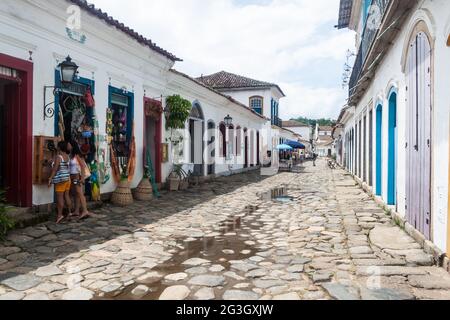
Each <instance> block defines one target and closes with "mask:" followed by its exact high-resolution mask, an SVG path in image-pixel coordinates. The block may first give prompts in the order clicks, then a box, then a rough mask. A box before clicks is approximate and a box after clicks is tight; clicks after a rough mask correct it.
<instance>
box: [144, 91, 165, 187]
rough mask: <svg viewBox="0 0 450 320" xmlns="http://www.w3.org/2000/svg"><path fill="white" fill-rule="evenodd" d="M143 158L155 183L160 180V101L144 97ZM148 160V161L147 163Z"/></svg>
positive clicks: (161, 111)
mask: <svg viewBox="0 0 450 320" xmlns="http://www.w3.org/2000/svg"><path fill="white" fill-rule="evenodd" d="M144 108H145V118H144V128H145V131H144V132H145V136H144V159H145V161H144V162H145V164H146V165H147V166H148V167H149V169H150V172H151V173H152V179H154V180H155V183H161V182H162V170H161V166H162V153H161V143H162V142H161V139H162V114H163V107H162V102H161V101H158V100H154V99H149V98H144ZM148 162H150V163H148Z"/></svg>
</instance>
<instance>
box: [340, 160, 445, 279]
mask: <svg viewBox="0 0 450 320" xmlns="http://www.w3.org/2000/svg"><path fill="white" fill-rule="evenodd" d="M341 169H342V170H344V171H345V172H347V173H349V174H350V175H351V176H352V177H353V179H354V180H355V182H356V183H357V184H358V185H359V186H360V187H361V188H362V189H363V190H364V192H366V193H367V195H369V196H370V197H371V198H372V199H373V200H374V201H375V203H376V204H377V205H378V206H379V207H380V208H382V209H383V210H385V211H386V212H387V213H388V214H389V215H390V217H391V219H392V221H393V222H394V223H395V224H396V225H398V226H399V227H400V228H402V229H403V230H405V232H406V233H407V234H408V235H409V236H410V237H412V238H413V239H414V240H415V241H416V242H417V243H418V244H419V245H420V246H421V247H422V249H423V250H424V251H425V252H426V253H427V254H430V255H432V256H433V259H434V262H435V263H436V265H438V266H439V267H441V268H443V269H445V270H446V271H447V272H449V273H450V259H449V257H447V255H446V254H445V253H444V252H442V250H441V249H439V248H438V247H437V246H436V245H435V244H434V243H433V242H431V241H429V240H426V238H425V236H424V235H423V234H422V233H421V232H420V231H418V230H417V229H415V228H414V227H413V226H412V225H411V224H409V223H408V222H407V221H406V219H405V218H404V217H403V216H401V215H400V214H399V213H398V212H396V211H395V209H393V208H392V207H389V206H388V205H386V203H384V202H383V200H382V199H381V198H380V197H378V196H376V195H375V194H374V193H373V191H372V190H371V188H370V187H369V186H368V185H367V184H366V183H365V182H363V181H362V180H361V179H360V178H359V177H357V176H355V175H354V174H352V173H351V172H349V171H347V170H345V169H343V168H342V167H341Z"/></svg>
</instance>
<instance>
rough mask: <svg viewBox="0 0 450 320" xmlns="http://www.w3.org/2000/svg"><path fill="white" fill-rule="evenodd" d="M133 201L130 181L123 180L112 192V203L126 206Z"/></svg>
mask: <svg viewBox="0 0 450 320" xmlns="http://www.w3.org/2000/svg"><path fill="white" fill-rule="evenodd" d="M133 202H134V201H133V195H132V193H131V188H130V183H129V182H128V181H121V182H120V183H119V185H118V186H117V189H116V191H114V193H113V194H112V197H111V203H112V204H113V205H115V206H119V207H126V206H129V205H131V204H133Z"/></svg>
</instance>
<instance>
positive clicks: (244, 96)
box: [197, 71, 285, 163]
mask: <svg viewBox="0 0 450 320" xmlns="http://www.w3.org/2000/svg"><path fill="white" fill-rule="evenodd" d="M197 80H198V81H200V82H202V83H204V84H205V85H206V86H208V87H211V88H213V89H215V90H217V91H219V92H221V93H223V94H226V95H228V96H231V97H232V98H233V99H235V100H237V101H239V102H240V103H242V104H244V105H246V106H248V107H249V108H250V109H251V110H253V111H254V112H255V113H257V114H259V115H261V116H263V117H264V118H266V119H268V122H267V123H266V124H265V126H264V127H263V128H262V130H261V138H262V139H263V141H262V143H263V149H262V157H263V158H262V159H261V161H263V163H267V162H271V161H272V160H273V161H272V162H276V159H272V156H273V155H276V154H277V151H276V147H277V145H278V144H274V142H275V141H278V140H279V139H277V136H278V133H279V131H278V130H277V129H278V128H281V127H282V121H281V119H280V117H279V110H280V100H281V99H282V98H284V97H285V94H284V92H283V91H282V90H281V88H280V87H279V86H278V85H277V84H274V83H269V82H264V81H259V80H255V79H251V78H247V77H243V76H240V75H237V74H233V73H229V72H225V71H221V72H217V73H214V74H211V75H207V76H204V75H203V76H201V77H199V78H197ZM278 138H279V137H278Z"/></svg>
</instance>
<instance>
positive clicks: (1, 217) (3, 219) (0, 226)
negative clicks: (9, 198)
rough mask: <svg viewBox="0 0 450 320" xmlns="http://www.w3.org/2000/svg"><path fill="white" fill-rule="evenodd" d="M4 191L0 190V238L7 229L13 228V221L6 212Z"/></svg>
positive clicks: (4, 234) (1, 238) (3, 237)
mask: <svg viewBox="0 0 450 320" xmlns="http://www.w3.org/2000/svg"><path fill="white" fill-rule="evenodd" d="M6 211H7V206H6V199H5V191H3V190H0V240H3V239H5V236H6V234H7V233H8V231H9V230H11V229H13V228H14V225H15V224H14V221H13V220H12V219H11V218H10V217H8V215H7V214H6Z"/></svg>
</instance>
